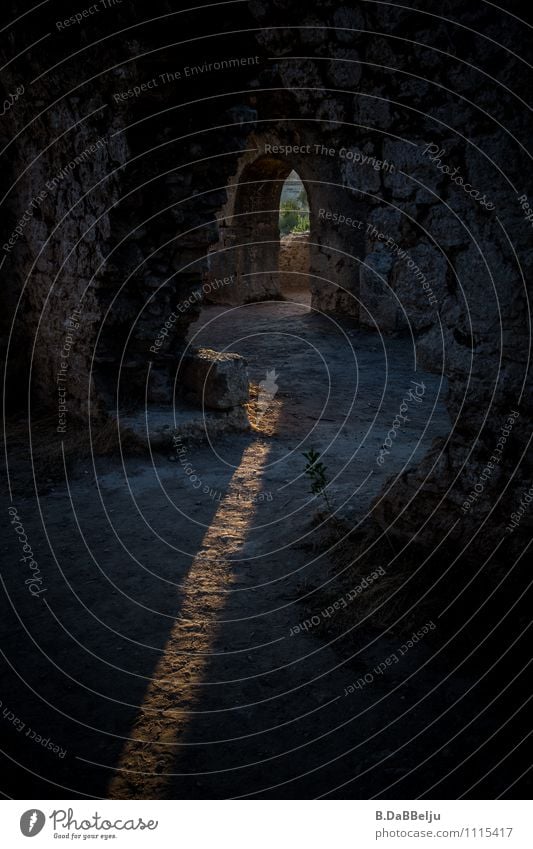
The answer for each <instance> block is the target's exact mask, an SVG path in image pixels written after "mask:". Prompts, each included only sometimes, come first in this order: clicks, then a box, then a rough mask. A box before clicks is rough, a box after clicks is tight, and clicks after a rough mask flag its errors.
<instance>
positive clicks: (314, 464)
mask: <svg viewBox="0 0 533 849" xmlns="http://www.w3.org/2000/svg"><path fill="white" fill-rule="evenodd" d="M303 455H304V457H305V459H306V460H307V464H306V466H305V474H306V475H307V477H308V478H309V480H310V481H311V492H312V493H313V495H322V497H323V499H324V501H325V502H326V506H327V508H328V510H329V512H330V513H332V512H333V508H332V506H331V502H330V500H329V498H328V494H327V492H326V488H327V486H328V478H327V473H326V467H325V465H324V463H322V462H319V460H320V454H319V453H318V451H315V450H314V448H311V449H310V450H309V451H304V452H303Z"/></svg>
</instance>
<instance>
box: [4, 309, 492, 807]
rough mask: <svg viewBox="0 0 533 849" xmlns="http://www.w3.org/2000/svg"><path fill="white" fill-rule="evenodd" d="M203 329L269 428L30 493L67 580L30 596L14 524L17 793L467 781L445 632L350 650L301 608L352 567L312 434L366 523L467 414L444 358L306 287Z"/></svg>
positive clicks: (28, 527)
mask: <svg viewBox="0 0 533 849" xmlns="http://www.w3.org/2000/svg"><path fill="white" fill-rule="evenodd" d="M302 300H303V299H302ZM190 340H191V342H192V344H194V345H200V344H202V345H204V344H205V345H209V346H210V347H213V348H215V349H217V350H224V349H225V350H229V351H236V352H239V353H241V354H242V355H244V356H245V357H246V359H247V361H248V367H249V373H250V378H251V380H252V381H253V382H254V384H255V385H256V386H258V387H259V389H258V390H256V392H259V393H260V394H259V396H256V408H255V412H254V410H252V418H253V419H254V421H255V425H254V427H253V428H252V429H251V430H250V432H248V433H238V434H230V433H228V434H227V435H225V436H223V437H221V438H220V439H219V440H217V442H216V444H209V443H203V444H192V443H191V444H189V445H186V446H185V450H184V452H182V453H181V455H180V456H177V455H176V454H172V453H154V454H153V455H152V456H151V457H150V456H124V457H122V458H121V457H119V456H116V457H112V458H109V457H107V458H95V459H94V461H88V462H86V463H81V464H78V466H77V468H76V470H75V473H69V475H68V479H67V481H66V482H65V481H63V483H62V484H54V485H53V486H50V485H48V486H45V483H46V482H43V481H39V480H38V481H37V488H38V492H39V497H36V496H35V495H33V496H31V497H30V496H29V495H28V497H27V498H17V499H16V500H15V508H16V509H17V511H18V515H19V517H20V521H21V522H22V524H23V525H24V529H25V532H26V535H27V538H28V540H29V542H30V544H31V546H32V549H33V552H34V554H35V558H36V560H37V561H38V563H39V568H40V571H41V575H42V580H43V583H42V586H43V587H44V588H45V589H46V592H43V593H42V594H41V595H39V597H32V596H31V594H30V592H28V589H27V585H25V583H24V579H25V578H26V572H27V569H26V568H25V565H24V564H22V563H20V561H19V554H20V552H19V550H18V547H17V546H18V541H17V539H16V534H14V533H11V530H10V529H8V531H7V536H6V540H7V542H6V544H5V546H4V558H3V559H4V563H5V564H6V565H7V569H6V570H5V578H4V581H5V587H6V589H7V591H8V594H9V598H10V605H9V607H8V610H7V611H6V613H5V615H4V617H3V618H2V622H1V624H0V631H1V636H2V642H3V645H4V653H5V660H6V662H7V664H8V667H9V669H8V673H7V675H6V678H5V680H4V687H3V691H2V695H1V700H2V710H5V709H7V714H6V715H5V716H4V717H3V719H2V722H1V723H0V730H1V732H2V735H3V739H4V745H3V748H4V750H5V756H4V757H5V758H7V766H8V770H7V774H6V779H5V788H4V789H5V792H6V793H11V794H12V795H14V796H18V797H19V798H20V797H24V798H32V797H35V798H44V797H50V798H56V797H57V798H67V797H73V796H74V797H76V796H79V797H92V796H94V797H107V796H111V797H122V798H143V797H144V798H147V797H154V798H158V797H160V798H227V797H261V796H263V797H281V798H309V797H317V796H323V795H331V796H334V797H335V796H336V797H339V798H340V797H350V796H354V797H358V796H359V797H361V798H368V797H370V796H373V795H375V794H382V795H384V796H389V797H390V798H402V797H403V798H413V797H415V796H417V795H419V794H422V793H423V792H428V793H429V795H431V787H433V786H434V785H435V784H436V782H437V786H436V789H435V791H434V797H436V798H438V797H439V796H440V797H445V796H446V793H449V794H451V795H452V796H455V795H456V786H455V785H454V784H453V781H454V779H453V777H452V778H448V779H445V778H444V776H446V774H447V772H448V769H447V764H448V763H456V762H457V752H455V753H454V752H453V751H451V750H450V748H449V747H447V748H446V747H444V748H442V750H440V751H439V752H438V753H437V754H436V755H435V757H434V758H433V759H430V760H426V758H427V757H428V756H430V755H431V753H432V752H433V749H436V748H438V747H437V746H436V744H435V745H430V744H429V743H428V736H427V730H426V729H428V728H429V727H430V726H431V722H432V720H433V718H436V717H438V716H440V714H441V713H442V712H443V711H444V712H446V717H447V718H446V723H447V725H446V733H445V735H444V738H443V740H440V741H439V745H440V743H443V742H445V740H446V739H447V737H448V736H450V737H451V736H452V734H453V729H454V724H455V723H456V722H458V721H459V715H458V714H456V713H455V712H454V711H452V710H451V706H452V705H453V703H454V700H455V699H457V698H458V697H459V696H460V695H463V694H464V692H465V690H466V685H465V683H464V682H463V681H462V679H461V678H460V676H457V675H454V676H452V677H450V678H446V675H447V671H446V670H445V669H444V668H443V661H441V659H440V658H439V654H438V652H437V653H436V652H435V651H434V647H435V644H434V642H432V640H433V636H432V634H431V633H428V635H427V637H425V636H424V638H422V639H420V640H419V641H418V642H417V643H416V645H414V646H413V647H412V648H411V649H410V650H409V651H406V652H405V653H403V654H401V655H400V654H398V652H399V647H400V644H401V643H402V642H404V640H403V639H400V638H398V637H396V636H394V634H392V633H385V634H381V633H380V632H379V631H377V630H375V629H371V628H369V627H368V626H365V625H364V624H363V625H362V626H360V627H359V626H358V633H357V635H356V636H355V642H354V635H353V634H352V635H351V636H352V640H351V641H350V643H349V646H350V648H349V650H347V648H346V645H347V644H344V643H343V641H342V640H338V639H336V640H335V641H333V642H329V643H328V641H327V640H326V639H325V638H324V635H323V634H322V632H321V631H320V629H318V628H316V627H314V626H305V627H303V628H302V627H299V628H298V627H297V626H301V623H302V622H305V620H306V617H307V616H308V613H307V612H306V611H307V610H309V609H310V608H309V602H310V598H309V597H307V596H308V595H309V596H311V595H312V594H313V593H315V592H317V591H318V589H317V588H320V587H321V586H326V587H327V585H328V582H329V580H330V576H331V571H330V567H331V562H330V555H329V553H328V551H327V550H322V549H321V548H319V547H318V545H317V544H316V542H317V539H318V537H319V535H320V527H319V526H318V527H317V521H316V516H317V514H318V513H320V512H321V511H323V502H322V500H321V497H320V496H313V495H311V493H310V489H309V480H308V479H307V478H306V476H305V474H304V467H305V460H304V458H303V451H305V450H309V449H310V448H313V449H315V450H317V451H320V452H321V453H322V459H323V462H324V463H325V466H326V469H327V475H328V478H329V480H330V486H329V487H328V495H329V498H330V500H331V502H332V505H333V509H334V511H335V512H336V514H337V515H338V516H343V517H344V518H345V519H348V520H349V521H350V522H352V523H353V524H356V523H357V522H358V521H361V520H363V518H364V517H365V515H367V513H368V510H369V506H370V504H371V502H372V500H373V499H374V498H375V497H376V496H377V495H378V493H379V492H380V491H381V490H382V488H383V487H384V486H385V487H387V486H388V485H390V482H391V480H392V479H394V476H396V475H399V474H401V473H402V472H403V471H404V470H405V468H407V467H408V466H410V465H413V464H415V463H417V462H418V461H419V460H420V458H421V457H422V456H423V454H424V453H425V451H426V450H427V448H428V447H429V446H430V444H431V441H432V440H433V438H435V437H437V436H443V435H445V434H446V433H447V432H448V430H449V421H448V417H447V414H446V411H445V408H444V405H443V402H442V398H443V392H444V389H445V387H444V386H443V385H442V382H441V379H440V377H439V376H438V375H428V374H425V373H423V372H421V371H420V369H419V368H418V367H417V363H416V357H415V351H414V348H413V345H412V342H411V340H410V339H409V338H392V337H388V338H380V337H379V336H376V335H375V334H371V333H365V332H363V331H361V330H357V329H355V328H353V327H352V326H351V325H350V323H349V322H348V321H338V320H336V319H335V318H333V317H328V316H324V315H319V314H316V313H314V312H312V311H311V310H310V308H309V304H308V302H303V303H301V304H298V303H297V301H296V300H293V301H284V302H276V303H268V302H266V303H261V304H251V305H246V306H241V307H235V308H224V307H220V306H212V307H207V308H205V309H204V310H203V312H202V315H201V320H200V321H199V322H198V323H197V324H196V325H195V326H194V327H193V328H192V330H191V333H190ZM273 372H275V375H273ZM267 373H270V375H269V374H267ZM262 382H263V384H262ZM413 382H414V383H413ZM261 384H262V388H261ZM416 385H418V386H419V387H420V386H421V385H423V387H424V388H423V393H422V389H420V390H419V392H420V393H421V394H420V400H415V398H414V396H411V402H410V404H409V412H408V414H407V415H408V419H409V420H408V421H407V422H405V423H404V424H403V425H402V427H401V428H400V429H399V430H398V431H397V433H396V434H395V436H394V441H393V443H392V447H391V449H390V453H389V454H388V455H387V457H386V461H385V462H384V463H383V464H382V465H380V464H379V463H378V462H377V459H376V458H377V456H378V452H379V449H380V446H382V445H383V442H384V440H385V437H386V435H387V433H388V431H389V430H390V428H391V426H392V422H393V420H394V419H395V416H396V415H397V413H398V411H399V409H400V405H401V404H402V401H403V399H404V398H405V396H406V394H407V393H408V392H409V389H410V388H412V387H413V386H416ZM265 387H266V388H265ZM261 392H262V395H261ZM415 395H416V392H415ZM259 402H260V403H259ZM188 464H189V465H188ZM187 469H189V470H191V469H192V471H190V473H189V474H188V473H187ZM12 473H13V474H16V469H13V470H12ZM4 515H7V514H4ZM319 524H320V523H318V525H319ZM379 565H380V564H379V562H376V564H375V566H376V569H377V568H379ZM377 580H379V578H378V579H377ZM353 603H354V604H357V601H355V602H353ZM423 625H425V623H424V622H420V623H419V627H422V626H423ZM354 645H355V646H356V648H355V649H353V648H352V647H353V646H354ZM393 654H396V655H398V658H399V659H398V662H394V663H389V664H387V663H386V661H387V658H390V657H391V656H392V655H393ZM383 662H385V665H386V671H384V672H382V673H379V674H377V673H372V670H374V669H375V668H376V667H377V666H379V664H382V663H383ZM365 675H366V676H367V681H368V676H369V675H370V677H371V678H372V681H371V682H370V683H367V682H365V684H364V685H363V686H362V685H360V686H359V687H358V688H355V689H354V688H353V687H352V689H351V690H350V685H351V684H354V682H357V681H358V680H359V681H360V680H361V678H363V679H364V676H365ZM347 690H348V692H347ZM461 710H462V711H463V712H462V713H461V716H462V717H463V719H464V711H467V710H468V699H466V700H464V701H463V702H462V708H461ZM11 713H13V714H14V718H11ZM17 720H18V724H17ZM21 724H22V726H23V727H19V726H20V725H21ZM31 729H33V730H35V731H36V732H37V733H36V734H32V733H31ZM29 730H30V733H28V732H29ZM37 738H40V739H37ZM49 742H50V743H51V745H50V746H48V743H49ZM54 746H56V747H59V749H60V751H59V752H55V751H54V750H53V747H54ZM450 758H451V760H449V759H450ZM454 758H455V760H454ZM437 779H438V781H437ZM490 780H491V779H487V781H488V782H489V785H490ZM441 781H442V783H439V782H441ZM495 789H496V788H495V787H491V786H488V785H487V784H485V785H484V786H482V787H481V789H480V792H481V793H485V795H488V796H489V797H490V796H491V793H492V792H494V790H495ZM21 794H22V796H21Z"/></svg>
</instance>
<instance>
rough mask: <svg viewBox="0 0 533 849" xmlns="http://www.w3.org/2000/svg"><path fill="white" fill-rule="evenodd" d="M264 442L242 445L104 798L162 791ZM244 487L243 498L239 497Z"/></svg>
mask: <svg viewBox="0 0 533 849" xmlns="http://www.w3.org/2000/svg"><path fill="white" fill-rule="evenodd" d="M269 451H270V445H269V444H268V443H259V442H254V443H253V444H252V445H250V446H249V447H248V448H246V449H245V451H244V453H243V455H242V459H241V463H240V465H239V467H238V468H237V469H236V471H235V473H234V475H233V476H232V478H231V481H230V483H229V486H228V490H227V493H226V495H225V496H224V499H223V501H222V502H221V504H220V506H219V508H218V510H217V511H216V513H215V515H214V516H213V520H212V522H211V525H210V527H209V529H208V530H207V532H206V534H205V536H204V538H203V540H202V544H201V547H200V550H199V551H198V553H197V554H196V556H195V557H194V559H193V561H192V565H191V569H190V571H189V573H188V575H187V577H186V578H185V581H184V583H183V587H182V589H181V590H180V596H179V599H178V604H179V607H180V618H179V619H178V620H177V621H176V622H175V624H174V625H173V627H172V629H171V632H170V635H169V638H168V640H167V643H166V645H165V648H164V651H163V654H162V657H161V659H160V660H159V662H158V664H157V666H156V668H155V670H154V673H153V677H152V679H151V682H150V684H149V686H148V689H147V692H146V696H145V698H144V701H143V703H142V705H141V707H140V712H139V716H138V718H137V720H136V722H135V725H134V727H133V729H132V731H131V732H130V739H129V740H128V741H127V742H126V744H125V746H124V748H123V750H122V753H121V756H120V758H119V761H118V764H117V772H116V774H115V776H114V777H113V778H112V780H111V782H110V785H109V798H143V797H144V798H160V797H162V796H163V795H164V791H165V787H166V784H167V781H168V776H167V775H166V773H169V772H172V771H173V768H175V767H174V765H175V761H176V756H177V754H178V752H179V745H180V740H181V739H182V736H183V734H184V732H185V731H186V730H187V728H188V726H189V725H190V722H191V715H190V712H191V711H192V710H193V709H194V705H195V704H196V702H197V701H198V699H199V696H200V688H199V687H198V684H199V683H200V682H201V680H202V678H203V676H204V674H205V669H206V666H207V663H208V661H209V652H210V650H211V647H212V645H213V642H214V640H215V638H216V636H217V634H218V630H219V622H218V618H219V614H220V613H221V611H222V610H223V608H224V606H225V603H226V600H227V593H226V592H224V591H227V590H228V589H229V588H230V585H231V583H232V581H233V579H234V570H233V567H234V564H233V563H232V562H231V558H232V556H234V555H235V554H236V553H237V552H238V551H239V550H240V549H241V548H242V546H243V545H244V543H245V540H246V535H247V531H248V529H249V527H250V525H251V521H252V518H253V516H254V513H255V509H256V505H257V498H254V496H257V495H258V494H259V492H260V490H261V480H262V473H263V471H264V467H265V465H266V462H267V458H268V454H269ZM243 493H245V494H246V497H243Z"/></svg>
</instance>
